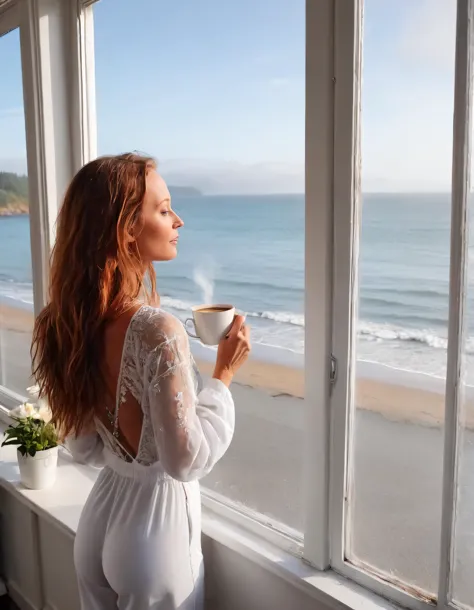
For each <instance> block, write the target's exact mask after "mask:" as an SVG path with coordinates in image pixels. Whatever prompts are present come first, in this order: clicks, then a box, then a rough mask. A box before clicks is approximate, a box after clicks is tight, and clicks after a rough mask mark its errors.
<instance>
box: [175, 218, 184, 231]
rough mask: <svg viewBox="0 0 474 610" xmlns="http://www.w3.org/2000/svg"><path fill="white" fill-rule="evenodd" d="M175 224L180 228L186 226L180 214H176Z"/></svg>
mask: <svg viewBox="0 0 474 610" xmlns="http://www.w3.org/2000/svg"><path fill="white" fill-rule="evenodd" d="M174 225H175V228H176V229H179V228H180V227H183V226H184V221H183V220H182V219H181V218H180V217H179V216H176V220H175V223H174Z"/></svg>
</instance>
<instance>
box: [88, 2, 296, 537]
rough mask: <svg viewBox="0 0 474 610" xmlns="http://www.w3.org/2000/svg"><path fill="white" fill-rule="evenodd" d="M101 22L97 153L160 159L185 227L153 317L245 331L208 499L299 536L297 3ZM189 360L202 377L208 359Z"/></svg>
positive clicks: (149, 13) (165, 7)
mask: <svg viewBox="0 0 474 610" xmlns="http://www.w3.org/2000/svg"><path fill="white" fill-rule="evenodd" d="M94 15H95V20H94V22H95V60H96V91H97V105H98V108H97V110H98V145H99V153H100V154H104V153H119V152H123V151H126V150H140V151H146V152H147V153H149V154H152V155H154V156H155V157H156V158H157V159H158V162H159V171H160V172H161V173H162V175H163V176H164V178H165V179H166V181H167V182H168V184H169V186H170V191H171V194H172V198H173V206H174V208H175V209H176V211H177V212H178V213H179V214H180V215H181V216H182V217H183V219H184V221H185V226H184V228H183V229H182V231H181V239H180V251H179V255H178V258H177V259H176V260H175V261H173V262H171V263H168V264H159V265H157V275H158V284H159V291H160V294H161V302H162V306H163V307H164V308H165V309H167V310H169V311H170V312H172V313H173V314H175V315H176V316H178V317H179V318H181V319H182V320H185V319H186V318H188V317H189V316H190V313H191V312H190V309H191V306H192V305H195V304H199V303H203V302H209V301H213V302H216V303H219V302H220V303H222V302H224V303H232V304H235V305H236V307H237V308H238V309H239V310H241V311H243V312H246V313H247V316H248V323H250V324H251V326H252V329H253V343H254V350H253V355H252V359H251V362H250V363H249V364H248V365H247V366H246V368H245V370H242V372H241V373H240V375H239V377H238V380H237V383H235V384H234V386H233V394H234V398H235V401H236V410H237V414H236V420H237V423H236V432H235V436H234V441H233V443H232V445H231V448H230V450H229V451H228V453H227V454H226V456H225V457H224V458H223V459H222V461H221V462H220V463H219V464H218V465H217V467H216V468H215V469H214V471H213V472H212V473H211V475H210V476H209V477H208V478H207V479H206V481H204V484H205V485H206V486H207V487H208V488H210V489H212V490H214V491H215V492H219V493H220V494H223V495H224V496H226V497H227V498H230V499H232V500H234V501H236V502H240V503H242V504H244V505H245V506H246V507H247V508H248V507H250V508H252V509H255V510H257V511H259V512H261V513H265V515H270V516H271V517H274V518H276V519H277V520H280V521H282V522H284V523H285V524H287V525H290V526H292V527H295V528H298V529H300V528H301V527H302V509H301V502H302V490H301V476H300V473H301V471H302V455H301V448H302V445H303V400H302V397H303V368H302V367H303V337H304V320H303V296H304V285H303V281H304V280H303V277H304V259H303V256H304V254H303V252H304V194H303V189H304V88H305V82H304V69H305V66H304V57H305V48H304V40H305V32H304V26H305V24H304V1H303V0H296V1H295V0H282V1H280V2H277V3H272V2H268V1H267V0H258V1H255V0H244V1H241V0H239V1H236V0H235V1H233V2H220V1H218V0H203V1H202V2H199V3H197V2H194V0H181V1H179V2H168V3H156V2H152V1H151V0H137V1H136V2H134V3H132V2H130V1H129V0H114V1H113V2H112V1H111V0H108V1H104V2H101V3H99V4H97V5H96V6H95V7H94ZM132 21H133V23H134V26H135V27H134V28H133V31H132V30H131V29H130V23H131V22H132ZM124 40H127V50H126V53H125V52H124V50H123V49H124V47H123V41H124ZM192 349H193V352H194V354H195V357H196V359H197V360H198V362H199V366H200V368H201V370H202V371H203V372H204V373H207V374H209V373H211V372H212V366H213V363H214V361H215V356H216V352H215V350H213V349H205V348H203V347H202V346H201V345H199V344H198V343H197V342H195V341H193V342H192Z"/></svg>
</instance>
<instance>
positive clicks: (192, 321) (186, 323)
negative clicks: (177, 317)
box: [184, 318, 199, 339]
mask: <svg viewBox="0 0 474 610" xmlns="http://www.w3.org/2000/svg"><path fill="white" fill-rule="evenodd" d="M188 322H191V324H192V325H193V327H194V332H196V325H195V324H194V320H193V319H192V318H188V319H187V320H186V322H185V323H184V328H185V329H186V332H187V333H188V335H189V336H190V337H192V338H193V339H199V337H198V336H197V335H196V334H194V335H193V333H192V332H191V331H190V330H189V328H188Z"/></svg>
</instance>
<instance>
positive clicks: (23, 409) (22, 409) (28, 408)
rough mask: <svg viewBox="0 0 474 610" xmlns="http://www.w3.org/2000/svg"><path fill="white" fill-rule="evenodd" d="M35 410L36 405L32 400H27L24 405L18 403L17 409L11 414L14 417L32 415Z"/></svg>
mask: <svg viewBox="0 0 474 610" xmlns="http://www.w3.org/2000/svg"><path fill="white" fill-rule="evenodd" d="M34 410H35V407H34V405H32V404H31V403H30V402H25V403H23V404H22V405H18V407H16V408H15V409H13V410H12V411H11V414H12V415H13V416H14V417H31V416H32V415H33V412H34Z"/></svg>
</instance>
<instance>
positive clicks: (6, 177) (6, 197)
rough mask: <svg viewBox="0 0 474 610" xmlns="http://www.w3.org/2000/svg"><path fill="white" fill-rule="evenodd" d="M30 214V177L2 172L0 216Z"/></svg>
mask: <svg viewBox="0 0 474 610" xmlns="http://www.w3.org/2000/svg"><path fill="white" fill-rule="evenodd" d="M17 214H28V178H27V176H19V175H18V174H13V173H10V172H0V216H14V215H17Z"/></svg>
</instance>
